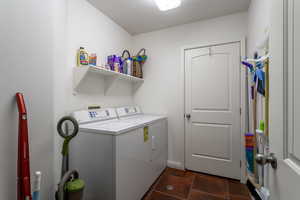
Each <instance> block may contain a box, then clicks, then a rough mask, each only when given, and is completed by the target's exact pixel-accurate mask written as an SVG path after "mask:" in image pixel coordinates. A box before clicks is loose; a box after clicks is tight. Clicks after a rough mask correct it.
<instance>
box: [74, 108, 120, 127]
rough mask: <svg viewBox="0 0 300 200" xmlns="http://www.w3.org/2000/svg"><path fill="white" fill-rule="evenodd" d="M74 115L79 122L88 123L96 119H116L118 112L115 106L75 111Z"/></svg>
mask: <svg viewBox="0 0 300 200" xmlns="http://www.w3.org/2000/svg"><path fill="white" fill-rule="evenodd" d="M72 116H73V117H74V118H75V119H76V120H77V121H78V123H79V124H86V123H91V122H96V121H105V120H110V119H116V118H117V113H116V111H115V109H114V108H104V109H94V110H81V111H77V112H74V113H73V114H72Z"/></svg>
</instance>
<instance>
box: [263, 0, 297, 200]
mask: <svg viewBox="0 0 300 200" xmlns="http://www.w3.org/2000/svg"><path fill="white" fill-rule="evenodd" d="M271 4H272V9H271V11H272V17H271V26H270V27H271V31H270V33H271V35H270V53H271V59H270V138H269V139H270V152H273V153H275V156H276V157H277V159H278V168H277V169H276V170H274V169H272V168H271V167H270V166H268V168H269V184H268V187H269V188H270V192H271V200H298V199H299V186H300V130H299V128H300V123H299V122H300V101H299V100H300V99H299V98H300V88H299V86H300V70H299V66H300V65H299V64H300V61H299V60H298V57H299V56H298V55H299V53H300V35H299V33H300V2H299V1H298V0H273V1H271Z"/></svg>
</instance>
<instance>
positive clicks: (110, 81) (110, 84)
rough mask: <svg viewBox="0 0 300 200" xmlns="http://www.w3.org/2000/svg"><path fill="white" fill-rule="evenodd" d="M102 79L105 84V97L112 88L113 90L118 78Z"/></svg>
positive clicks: (108, 77)
mask: <svg viewBox="0 0 300 200" xmlns="http://www.w3.org/2000/svg"><path fill="white" fill-rule="evenodd" d="M104 79H105V80H104V82H105V83H104V84H105V87H104V95H107V94H109V92H110V91H111V90H112V88H114V86H115V85H116V83H117V82H118V80H119V77H118V76H107V77H105V78H104Z"/></svg>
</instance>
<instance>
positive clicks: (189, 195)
mask: <svg viewBox="0 0 300 200" xmlns="http://www.w3.org/2000/svg"><path fill="white" fill-rule="evenodd" d="M196 176H197V174H195V173H193V181H192V184H191V186H190V189H189V193H188V196H187V200H188V199H190V197H191V193H192V189H193V185H194V182H195V179H196Z"/></svg>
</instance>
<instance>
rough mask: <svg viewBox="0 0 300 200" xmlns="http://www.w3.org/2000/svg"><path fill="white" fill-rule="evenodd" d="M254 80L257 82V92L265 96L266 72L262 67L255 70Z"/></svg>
mask: <svg viewBox="0 0 300 200" xmlns="http://www.w3.org/2000/svg"><path fill="white" fill-rule="evenodd" d="M254 82H257V92H258V93H260V94H261V95H263V96H265V86H266V85H265V72H264V71H263V70H262V69H260V68H257V69H256V70H255V75H254Z"/></svg>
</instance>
